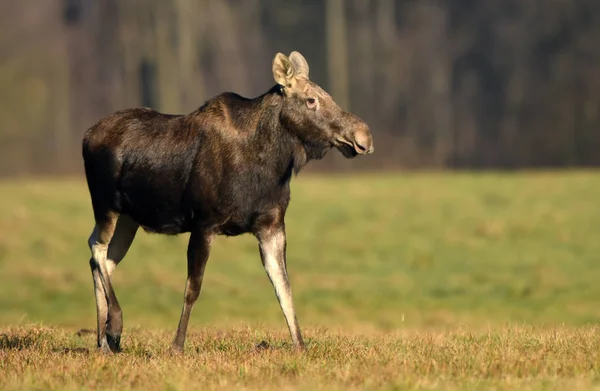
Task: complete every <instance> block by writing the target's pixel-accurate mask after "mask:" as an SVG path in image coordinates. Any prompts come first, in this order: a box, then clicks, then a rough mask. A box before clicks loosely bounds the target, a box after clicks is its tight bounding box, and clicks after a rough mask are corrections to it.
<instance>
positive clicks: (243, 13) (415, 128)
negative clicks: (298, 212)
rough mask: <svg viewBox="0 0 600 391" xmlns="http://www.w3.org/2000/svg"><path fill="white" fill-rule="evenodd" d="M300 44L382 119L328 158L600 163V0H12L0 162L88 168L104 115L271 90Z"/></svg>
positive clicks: (10, 166)
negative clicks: (276, 67) (278, 66)
mask: <svg viewBox="0 0 600 391" xmlns="http://www.w3.org/2000/svg"><path fill="white" fill-rule="evenodd" d="M292 50H299V51H300V52H301V53H303V54H304V55H305V57H306V58H307V60H308V62H309V64H310V66H311V79H313V80H314V81H315V82H317V83H319V84H321V85H322V86H323V87H324V88H325V89H327V90H328V91H329V92H330V93H331V94H332V95H333V97H334V99H336V100H337V101H338V103H340V104H341V105H342V106H343V107H345V108H347V109H349V110H351V111H353V112H355V113H356V114H358V115H359V116H360V117H362V118H363V119H364V120H366V121H367V122H368V123H369V125H370V126H371V129H372V131H373V134H374V137H375V148H376V153H375V154H374V155H372V156H369V157H368V158H364V159H357V160H356V161H353V162H342V160H341V159H340V158H339V157H335V156H333V157H330V156H328V158H326V159H325V160H324V161H323V162H320V163H319V164H317V165H316V166H315V167H317V168H319V169H329V168H334V169H346V168H359V167H367V168H371V169H377V168H399V167H407V168H412V167H433V168H445V167H448V168H456V167H468V168H487V167H496V168H515V167H541V166H577V165H599V164H600V1H599V0H445V1H444V0H437V1H436V0H398V1H394V0H371V1H370V0H323V1H317V0H312V1H306V0H305V1H300V0H19V1H10V0H1V1H0V173H1V174H4V175H7V174H19V173H69V172H80V170H81V158H80V156H81V155H80V140H81V136H82V134H83V132H84V131H85V130H86V129H87V128H88V127H89V126H90V125H92V124H93V123H94V122H95V121H96V120H98V119H99V118H100V117H101V116H103V115H106V114H108V113H110V112H112V111H115V110H118V109H122V108H126V107H132V106H140V105H144V106H150V107H153V108H156V109H158V110H161V111H165V112H177V113H187V112H190V111H192V110H194V109H195V108H197V107H198V106H199V105H201V104H202V103H203V102H204V101H205V100H206V99H208V98H210V97H212V96H214V95H216V94H218V93H219V92H222V91H235V92H238V93H240V94H242V95H245V96H248V97H252V96H257V95H259V94H261V93H263V92H265V91H266V90H267V89H268V88H269V87H271V86H272V85H273V84H274V81H273V79H272V74H271V61H272V59H273V56H274V55H275V54H276V53H277V52H279V51H281V52H284V53H286V54H289V52H290V51H292ZM332 155H333V154H332ZM358 160H360V162H358Z"/></svg>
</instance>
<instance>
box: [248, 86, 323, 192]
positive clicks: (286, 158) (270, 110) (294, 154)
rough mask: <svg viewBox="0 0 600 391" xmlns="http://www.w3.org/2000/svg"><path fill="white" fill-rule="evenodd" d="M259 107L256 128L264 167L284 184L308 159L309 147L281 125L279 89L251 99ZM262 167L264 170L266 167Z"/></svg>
mask: <svg viewBox="0 0 600 391" xmlns="http://www.w3.org/2000/svg"><path fill="white" fill-rule="evenodd" d="M255 101H256V103H258V105H259V106H260V107H262V110H261V111H262V112H261V116H260V120H259V122H258V124H257V128H256V136H257V141H259V142H260V143H261V144H262V147H261V148H259V150H261V151H262V152H263V153H264V154H265V158H266V159H265V160H266V161H265V163H267V167H268V168H270V169H272V170H274V172H276V173H277V175H281V179H282V180H283V181H288V180H289V179H290V178H291V175H292V173H295V174H298V172H299V171H300V170H301V169H302V168H303V167H304V166H305V165H306V164H307V163H308V161H309V160H311V158H312V156H311V153H310V146H308V145H306V144H305V143H303V142H302V141H301V140H300V138H299V137H298V136H297V135H296V134H295V133H294V132H293V130H291V129H287V128H286V126H285V125H284V124H283V123H282V121H281V118H280V114H281V110H282V107H283V104H284V97H283V93H282V91H281V87H279V86H278V85H276V86H274V87H273V88H271V89H270V90H269V91H268V92H266V93H265V94H263V95H261V96H259V97H257V98H256V99H255ZM267 167H265V168H267Z"/></svg>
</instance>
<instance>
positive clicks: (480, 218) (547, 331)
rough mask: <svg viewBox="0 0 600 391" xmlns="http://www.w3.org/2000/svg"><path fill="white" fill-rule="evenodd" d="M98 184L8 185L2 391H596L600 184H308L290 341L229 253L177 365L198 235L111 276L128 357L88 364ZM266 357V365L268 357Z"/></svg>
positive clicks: (0, 218) (218, 248)
mask: <svg viewBox="0 0 600 391" xmlns="http://www.w3.org/2000/svg"><path fill="white" fill-rule="evenodd" d="M92 227H93V220H92V215H91V207H90V203H89V197H88V194H87V189H86V187H85V183H84V182H81V181H76V180H70V181H67V180H35V181H34V180H21V181H4V182H0V276H1V280H0V310H1V313H0V389H2V390H10V389H27V388H33V389H48V388H57V389H97V388H112V389H146V390H153V389H261V390H262V389H277V390H279V389H307V390H309V389H324V390H325V389H326V390H330V389H355V388H363V389H364V388H384V389H481V388H484V389H535V390H538V389H567V388H568V389H591V388H599V387H600V375H599V373H598V369H599V367H600V356H599V354H600V335H599V331H600V329H598V328H597V326H596V325H597V324H598V323H599V321H600V305H599V304H600V303H599V302H600V300H599V299H600V283H598V282H599V281H600V172H593V171H587V172H586V171H572V172H539V173H518V174H501V173H479V174H467V173H460V174H434V173H427V174H424V173H421V174H379V175H367V174H360V175H354V176H347V177H343V176H337V177H327V176H316V175H300V177H298V178H296V179H294V181H293V183H292V203H291V206H290V208H289V211H288V216H287V227H288V268H289V273H290V279H291V283H292V289H293V293H294V300H295V303H296V307H297V312H298V317H299V321H300V325H301V327H302V330H303V331H304V334H305V337H306V339H307V341H308V351H307V352H306V353H305V354H298V353H295V352H293V351H292V350H290V349H289V343H288V342H289V336H288V334H287V328H286V326H285V322H284V319H283V315H282V313H281V311H280V309H279V306H278V304H277V300H276V298H275V295H274V292H273V289H272V287H271V285H270V283H269V280H268V278H267V277H266V274H265V272H264V270H263V269H262V265H261V263H260V258H259V256H258V251H257V245H256V242H255V240H254V239H253V238H252V237H251V236H244V237H238V238H229V239H227V238H218V239H217V240H216V243H215V246H214V249H213V252H212V255H211V258H210V260H209V263H208V266H207V270H206V276H205V279H204V286H203V291H202V295H201V296H200V299H199V300H198V303H197V305H196V307H195V309H194V312H193V314H192V318H191V321H190V330H189V333H188V342H187V345H186V352H185V356H184V357H177V356H171V355H170V354H169V352H168V350H167V347H168V345H169V343H170V341H171V339H172V338H173V336H174V332H175V328H176V326H177V321H178V319H179V314H180V311H181V305H182V300H183V287H184V283H185V274H186V271H185V265H186V262H185V251H186V240H187V238H188V235H182V236H179V237H162V236H157V235H149V234H146V233H143V232H140V233H139V234H138V237H137V239H136V241H135V242H134V244H133V246H132V248H131V250H130V252H129V254H128V255H127V257H126V258H125V260H124V261H123V263H122V264H121V265H120V266H119V268H118V269H117V271H116V272H115V274H114V276H113V282H114V285H115V289H116V292H117V296H118V297H119V301H120V303H121V305H122V307H123V312H124V322H125V330H124V335H123V340H122V347H123V349H124V352H123V353H121V354H119V355H117V356H114V357H109V356H103V355H99V354H97V353H96V352H95V350H94V343H95V341H94V335H93V334H89V333H83V334H82V335H77V331H78V330H80V329H90V330H94V327H95V304H94V295H93V288H92V278H91V274H90V271H89V265H88V259H89V250H88V248H87V238H88V236H89V234H90V232H91V229H92ZM263 340H264V341H267V342H268V344H269V345H270V347H269V348H268V349H265V350H257V349H255V345H256V344H258V343H259V342H261V341H263Z"/></svg>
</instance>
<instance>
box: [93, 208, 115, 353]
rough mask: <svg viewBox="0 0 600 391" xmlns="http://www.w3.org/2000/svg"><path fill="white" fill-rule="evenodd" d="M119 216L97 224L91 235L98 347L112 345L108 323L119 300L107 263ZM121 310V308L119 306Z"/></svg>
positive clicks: (103, 348)
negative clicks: (111, 281) (113, 288)
mask: <svg viewBox="0 0 600 391" xmlns="http://www.w3.org/2000/svg"><path fill="white" fill-rule="evenodd" d="M116 220H117V216H111V218H109V219H108V220H107V221H106V222H103V223H102V224H96V226H95V227H94V231H93V232H92V234H91V235H90V238H89V240H88V244H89V247H90V250H91V252H92V259H91V260H90V266H91V269H92V276H93V280H94V293H95V296H96V312H97V320H98V325H97V326H98V330H97V336H98V341H97V342H98V347H99V348H100V349H102V350H107V348H109V347H111V342H112V341H111V340H109V338H108V336H107V323H108V322H109V318H110V317H111V315H112V313H113V312H114V310H115V309H114V305H115V304H116V306H117V307H118V302H117V301H116V297H115V296H114V292H113V291H112V286H111V285H110V277H109V272H108V265H107V256H108V247H109V243H110V241H111V239H112V237H113V234H114V231H115V227H116ZM111 307H113V308H111ZM117 309H118V311H119V312H120V308H117ZM113 345H114V343H113Z"/></svg>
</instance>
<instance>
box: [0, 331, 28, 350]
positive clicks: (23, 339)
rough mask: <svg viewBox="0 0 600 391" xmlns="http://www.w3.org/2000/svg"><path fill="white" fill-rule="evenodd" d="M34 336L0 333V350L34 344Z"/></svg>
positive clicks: (22, 347) (16, 348)
mask: <svg viewBox="0 0 600 391" xmlns="http://www.w3.org/2000/svg"><path fill="white" fill-rule="evenodd" d="M36 340H37V337H36V336H32V335H9V334H0V350H23V349H27V348H30V347H32V346H34V345H36Z"/></svg>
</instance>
